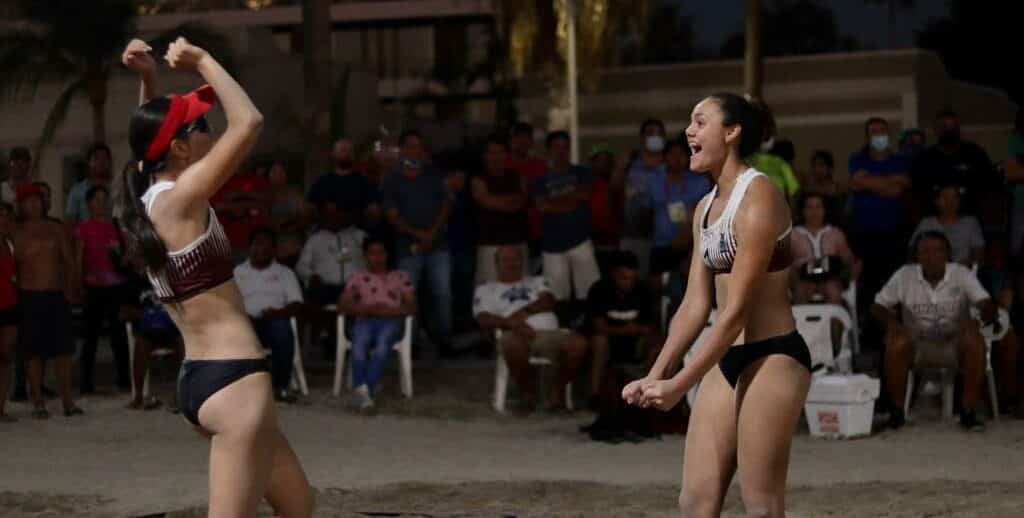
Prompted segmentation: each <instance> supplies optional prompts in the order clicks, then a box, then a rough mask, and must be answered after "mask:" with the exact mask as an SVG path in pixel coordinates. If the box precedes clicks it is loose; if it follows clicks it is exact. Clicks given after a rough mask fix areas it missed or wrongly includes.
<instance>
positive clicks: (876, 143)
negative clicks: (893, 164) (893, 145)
mask: <svg viewBox="0 0 1024 518" xmlns="http://www.w3.org/2000/svg"><path fill="white" fill-rule="evenodd" d="M871 149H874V150H875V151H878V152H882V151H885V150H886V149H889V135H873V136H872V137H871Z"/></svg>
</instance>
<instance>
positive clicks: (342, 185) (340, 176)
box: [306, 138, 381, 303]
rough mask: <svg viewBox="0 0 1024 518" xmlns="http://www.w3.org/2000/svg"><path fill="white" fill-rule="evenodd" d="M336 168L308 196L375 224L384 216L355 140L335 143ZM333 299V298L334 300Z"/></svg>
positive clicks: (361, 222) (364, 223)
mask: <svg viewBox="0 0 1024 518" xmlns="http://www.w3.org/2000/svg"><path fill="white" fill-rule="evenodd" d="M333 155H334V170H333V171H330V172H327V173H324V174H323V175H322V176H321V177H320V178H317V179H316V181H315V182H313V186H312V187H310V188H309V192H308V193H307V194H306V199H307V200H309V202H310V203H311V204H312V205H314V206H317V207H319V206H320V205H321V204H322V203H323V202H325V201H331V202H334V204H335V205H336V206H337V207H339V208H344V210H346V211H349V212H351V214H352V217H353V222H354V224H355V225H357V226H359V227H361V228H372V227H374V226H376V225H377V222H378V221H379V220H380V217H381V211H380V204H379V202H378V195H377V191H376V189H374V188H373V186H372V185H371V184H370V181H369V180H368V179H367V178H366V176H364V175H362V174H360V173H359V172H358V171H356V156H355V149H354V147H353V145H352V141H351V140H349V139H347V138H340V139H338V140H337V141H336V142H335V143H334V150H333ZM332 303H333V302H332Z"/></svg>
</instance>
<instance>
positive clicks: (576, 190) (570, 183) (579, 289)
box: [530, 131, 601, 302]
mask: <svg viewBox="0 0 1024 518" xmlns="http://www.w3.org/2000/svg"><path fill="white" fill-rule="evenodd" d="M547 148H548V153H549V155H550V159H551V162H550V169H549V170H548V171H547V172H546V173H544V175H543V176H541V177H540V178H537V179H536V180H534V182H533V185H532V186H531V188H530V192H531V194H532V195H533V197H534V199H535V200H536V205H537V208H538V209H539V210H540V212H541V214H543V216H544V220H543V222H544V236H543V244H542V250H543V251H544V277H545V278H546V279H547V281H548V284H549V285H550V286H551V291H552V294H553V295H554V296H555V299H556V300H558V301H560V302H561V301H566V300H570V298H571V297H572V296H573V295H575V297H576V299H577V300H582V299H583V298H584V297H586V294H587V292H589V291H590V287H591V286H593V285H594V283H595V282H597V280H598V279H600V278H601V272H600V270H599V269H598V267H597V259H596V257H595V256H594V245H593V243H592V242H591V241H590V189H591V186H592V184H593V181H592V179H591V176H590V171H589V170H587V169H586V168H585V167H580V166H576V165H572V164H570V163H569V134H568V133H566V132H564V131H556V132H553V133H551V134H550V135H548V138H547Z"/></svg>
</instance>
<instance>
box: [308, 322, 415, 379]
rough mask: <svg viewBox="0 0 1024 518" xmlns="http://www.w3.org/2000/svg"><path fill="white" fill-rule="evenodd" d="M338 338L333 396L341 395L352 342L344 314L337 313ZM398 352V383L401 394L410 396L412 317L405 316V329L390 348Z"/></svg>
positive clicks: (350, 376) (349, 376)
mask: <svg viewBox="0 0 1024 518" xmlns="http://www.w3.org/2000/svg"><path fill="white" fill-rule="evenodd" d="M333 308H334V306H327V307H326V308H324V309H333ZM337 333H338V338H337V342H336V343H337V348H336V350H335V360H334V390H333V391H332V393H333V394H334V397H340V396H341V377H342V375H343V374H344V373H345V355H346V354H347V353H348V351H349V350H350V349H352V343H351V342H349V340H348V337H347V336H345V315H342V314H338V329H337ZM392 350H394V351H395V352H397V353H398V366H399V369H400V371H401V373H400V374H401V376H400V380H399V383H400V384H401V389H402V395H403V396H405V397H406V398H411V397H412V317H411V316H408V317H405V329H404V330H403V333H402V337H401V338H400V339H399V340H398V342H396V343H395V345H394V347H393V348H392ZM351 370H352V369H351V365H350V366H349V372H348V382H347V386H348V388H349V389H351V388H352V372H351Z"/></svg>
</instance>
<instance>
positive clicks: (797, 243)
mask: <svg viewBox="0 0 1024 518" xmlns="http://www.w3.org/2000/svg"><path fill="white" fill-rule="evenodd" d="M801 198H802V199H801V203H800V215H801V218H800V222H801V223H800V225H798V226H796V227H794V228H793V238H792V240H791V242H792V244H793V266H792V267H791V268H790V271H791V272H793V277H794V278H795V279H796V289H795V290H793V302H794V303H796V304H806V303H808V302H813V301H815V300H817V299H819V298H820V299H821V300H823V301H824V302H826V303H828V304H839V305H842V304H843V279H842V273H843V270H845V271H846V272H849V273H850V274H851V280H850V282H855V281H856V279H857V276H858V275H859V271H860V268H861V265H860V261H858V260H857V258H856V257H855V256H854V255H853V252H852V251H851V250H850V245H849V244H848V243H847V241H846V234H845V233H844V232H843V231H842V229H839V228H837V227H834V226H832V225H829V224H828V221H829V218H828V214H829V212H828V206H827V205H826V204H825V197H824V196H823V195H821V194H817V193H813V192H808V193H805V194H804V195H803V196H801Z"/></svg>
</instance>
